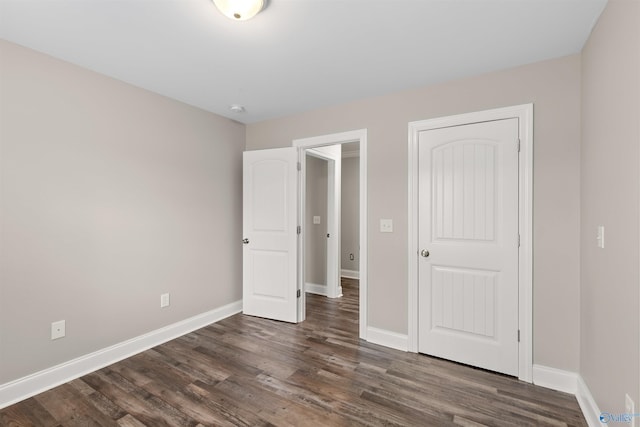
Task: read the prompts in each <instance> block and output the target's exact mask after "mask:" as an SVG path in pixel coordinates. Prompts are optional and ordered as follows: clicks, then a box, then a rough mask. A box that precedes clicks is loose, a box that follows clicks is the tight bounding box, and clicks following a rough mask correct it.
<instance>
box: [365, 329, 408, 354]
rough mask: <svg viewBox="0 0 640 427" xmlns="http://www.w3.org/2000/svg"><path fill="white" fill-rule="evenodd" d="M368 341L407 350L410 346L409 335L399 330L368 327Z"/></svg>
mask: <svg viewBox="0 0 640 427" xmlns="http://www.w3.org/2000/svg"><path fill="white" fill-rule="evenodd" d="M367 341H369V342H370V343H373V344H379V345H383V346H385V347H390V348H395V349H396V350H402V351H407V350H408V348H409V337H408V336H407V335H403V334H399V333H397V332H391V331H385V330H384V329H378V328H372V327H371V326H369V327H368V328H367Z"/></svg>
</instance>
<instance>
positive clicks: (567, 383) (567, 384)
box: [533, 365, 604, 427]
mask: <svg viewBox="0 0 640 427" xmlns="http://www.w3.org/2000/svg"><path fill="white" fill-rule="evenodd" d="M533 383H534V384H535V385H537V386H540V387H546V388H550V389H552V390H556V391H561V392H564V393H569V394H573V395H575V396H576V400H577V401H578V405H580V410H581V411H582V415H583V416H584V419H585V420H586V421H587V424H588V425H589V427H602V426H603V425H604V424H602V423H601V422H600V414H601V413H602V412H601V411H600V409H599V408H598V405H597V404H596V401H595V400H594V399H593V396H592V395H591V391H590V390H589V387H587V383H585V381H584V379H583V378H582V376H581V375H580V374H577V373H575V372H570V371H564V370H562V369H556V368H550V367H548V366H541V365H533Z"/></svg>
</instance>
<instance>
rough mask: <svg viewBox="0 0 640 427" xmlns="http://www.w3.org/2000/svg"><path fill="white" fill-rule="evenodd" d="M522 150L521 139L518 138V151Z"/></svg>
mask: <svg viewBox="0 0 640 427" xmlns="http://www.w3.org/2000/svg"><path fill="white" fill-rule="evenodd" d="M519 152H520V139H518V153H519Z"/></svg>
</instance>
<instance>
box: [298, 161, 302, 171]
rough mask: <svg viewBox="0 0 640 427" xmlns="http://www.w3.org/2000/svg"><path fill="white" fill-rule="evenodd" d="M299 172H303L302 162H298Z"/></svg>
mask: <svg viewBox="0 0 640 427" xmlns="http://www.w3.org/2000/svg"><path fill="white" fill-rule="evenodd" d="M298 170H299V171H301V170H302V164H301V163H300V162H298Z"/></svg>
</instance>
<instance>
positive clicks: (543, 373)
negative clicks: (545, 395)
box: [532, 365, 578, 394]
mask: <svg viewBox="0 0 640 427" xmlns="http://www.w3.org/2000/svg"><path fill="white" fill-rule="evenodd" d="M532 377H533V383H534V384H535V385H538V386H540V387H546V388H550V389H552V390H557V391H562V392H564V393H570V394H576V392H577V390H578V374H576V373H574V372H569V371H564V370H562V369H556V368H549V367H547V366H541V365H533V375H532Z"/></svg>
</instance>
